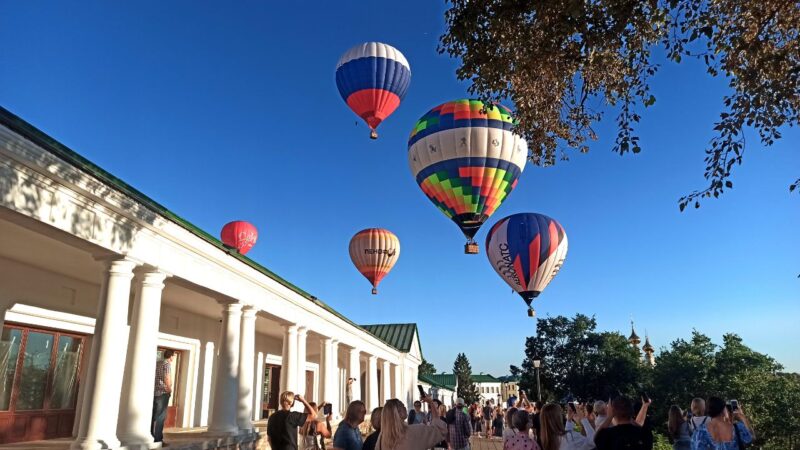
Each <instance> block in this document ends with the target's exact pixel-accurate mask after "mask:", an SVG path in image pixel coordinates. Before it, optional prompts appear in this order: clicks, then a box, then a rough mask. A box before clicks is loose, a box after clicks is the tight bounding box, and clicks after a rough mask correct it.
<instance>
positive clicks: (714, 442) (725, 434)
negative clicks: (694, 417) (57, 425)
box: [692, 397, 753, 450]
mask: <svg viewBox="0 0 800 450" xmlns="http://www.w3.org/2000/svg"><path fill="white" fill-rule="evenodd" d="M707 405H708V416H709V417H710V418H711V419H710V420H709V421H707V422H706V423H704V424H702V425H700V426H699V427H698V428H697V430H696V431H695V432H694V433H693V434H692V448H693V449H694V450H739V449H742V448H744V446H745V445H749V444H751V443H752V442H753V429H752V428H751V427H750V421H749V420H748V418H747V416H745V415H744V411H742V407H741V405H739V407H738V408H737V409H736V410H734V411H733V415H732V417H730V420H726V410H725V401H724V400H722V399H721V398H719V397H709V398H708V402H707Z"/></svg>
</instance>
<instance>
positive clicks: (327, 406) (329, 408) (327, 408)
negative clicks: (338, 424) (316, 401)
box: [322, 403, 333, 416]
mask: <svg viewBox="0 0 800 450" xmlns="http://www.w3.org/2000/svg"><path fill="white" fill-rule="evenodd" d="M322 413H323V414H325V415H326V416H327V415H330V414H333V405H331V404H330V403H325V406H323V407H322Z"/></svg>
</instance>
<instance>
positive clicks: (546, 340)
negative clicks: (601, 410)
mask: <svg viewBox="0 0 800 450" xmlns="http://www.w3.org/2000/svg"><path fill="white" fill-rule="evenodd" d="M596 327H597V322H596V320H595V319H594V317H591V318H590V317H588V316H585V315H583V314H576V315H575V317H574V318H572V319H570V318H568V317H564V316H557V317H547V318H544V319H542V318H539V319H537V321H536V331H537V334H536V336H532V337H528V338H527V339H526V343H525V360H524V361H523V363H522V369H521V374H522V377H521V381H520V387H521V388H523V389H525V390H526V391H527V392H536V369H535V368H534V366H533V360H534V359H535V358H536V357H538V358H539V359H540V360H541V361H542V363H541V365H542V368H541V372H540V377H541V389H542V399H543V400H548V399H549V400H554V401H559V400H561V399H562V398H564V397H565V396H568V395H570V394H571V395H573V396H577V397H578V398H579V399H582V400H587V399H596V398H606V397H608V396H610V395H613V394H615V393H616V392H617V391H620V392H623V393H625V394H629V395H637V393H638V391H640V390H641V388H642V387H643V386H642V384H643V383H645V382H646V380H647V375H646V368H645V367H644V365H643V364H642V363H641V356H640V355H639V353H638V352H637V351H636V350H634V349H633V348H632V347H631V346H630V344H629V343H628V341H627V339H626V338H625V337H624V336H622V335H621V334H619V333H607V332H606V333H598V332H596V331H595V328H596Z"/></svg>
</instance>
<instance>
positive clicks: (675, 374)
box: [514, 314, 800, 450]
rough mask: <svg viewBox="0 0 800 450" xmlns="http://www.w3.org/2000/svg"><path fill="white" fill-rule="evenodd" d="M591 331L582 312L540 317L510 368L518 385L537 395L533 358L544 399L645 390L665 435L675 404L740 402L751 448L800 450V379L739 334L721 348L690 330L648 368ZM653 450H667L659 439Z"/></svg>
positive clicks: (617, 341) (607, 336)
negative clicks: (752, 434) (537, 360)
mask: <svg viewBox="0 0 800 450" xmlns="http://www.w3.org/2000/svg"><path fill="white" fill-rule="evenodd" d="M596 325H597V324H596V321H595V319H594V318H590V317H587V316H585V315H582V314H576V315H575V317H574V318H567V317H564V316H557V317H548V318H544V319H538V320H537V328H536V329H537V335H536V336H532V337H528V338H527V339H526V345H525V360H524V361H523V363H522V367H521V368H517V367H514V368H515V369H517V371H518V372H519V374H520V375H521V382H520V387H521V388H523V389H526V390H527V391H528V392H531V393H533V392H536V390H535V389H536V372H535V370H534V367H533V358H534V356H536V355H538V356H539V357H540V358H541V360H542V361H543V362H542V368H541V374H540V375H541V381H542V397H543V399H544V400H545V401H559V400H561V399H562V398H563V397H564V396H566V395H567V394H568V393H571V394H573V395H575V396H576V397H578V398H579V399H581V400H591V399H598V398H599V399H604V398H607V397H608V396H609V395H612V394H614V393H616V392H617V391H620V392H622V393H623V394H625V395H628V396H631V397H634V398H635V397H637V396H638V394H639V392H640V391H641V390H646V391H647V393H648V395H649V396H650V397H651V398H652V399H653V405H652V406H651V407H650V412H649V415H650V419H651V420H652V423H653V424H654V425H655V427H656V430H657V431H659V432H660V433H663V434H666V422H667V411H668V410H669V407H670V406H671V405H672V404H676V405H678V406H680V407H681V408H682V409H684V410H686V409H688V407H689V404H690V403H691V400H692V399H693V398H695V397H701V398H708V397H709V396H712V395H716V396H719V397H722V398H724V399H727V400H729V399H737V400H739V403H740V404H741V405H742V409H743V411H744V412H745V414H746V415H747V416H748V417H749V418H750V420H751V421H752V424H753V427H754V430H755V433H756V437H757V440H756V442H755V445H754V447H753V448H754V450H755V449H760V450H773V449H774V450H777V449H781V450H797V449H800V420H798V417H800V374H796V373H791V374H787V373H781V370H782V367H781V365H780V364H778V363H777V362H776V361H775V360H774V359H772V358H771V357H769V356H768V355H765V354H762V353H759V352H756V351H754V350H752V349H751V348H749V347H747V346H746V345H745V344H744V343H743V342H742V339H741V338H740V337H739V336H737V335H735V334H726V335H724V336H723V339H722V345H719V346H718V345H716V344H714V343H713V342H712V341H711V339H710V338H709V337H708V336H706V335H704V334H702V333H700V332H698V331H693V332H692V335H691V337H690V338H689V339H688V340H685V339H677V340H675V341H673V342H672V343H671V344H670V345H669V347H667V348H662V349H661V352H660V354H658V355H657V356H656V360H655V362H656V363H655V367H653V368H650V367H649V366H647V365H646V364H644V363H642V359H641V356H640V355H639V353H638V352H637V351H636V350H634V349H633V348H632V347H631V346H630V344H629V343H628V341H627V340H626V339H625V337H624V336H622V335H621V334H619V333H613V332H612V333H609V332H597V331H596ZM654 448H655V449H662V448H663V449H664V450H666V449H669V448H671V446H670V445H669V443H668V441H667V439H666V438H665V437H664V435H659V436H657V438H656V445H655V446H654Z"/></svg>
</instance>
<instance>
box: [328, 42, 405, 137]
mask: <svg viewBox="0 0 800 450" xmlns="http://www.w3.org/2000/svg"><path fill="white" fill-rule="evenodd" d="M410 82H411V66H409V65H408V61H407V60H406V57H405V56H403V54H402V53H400V51H399V50H397V49H396V48H394V47H392V46H391V45H388V44H383V43H380V42H365V43H363V44H359V45H356V46H355V47H353V48H351V49H350V50H348V51H347V52H345V54H344V55H342V57H341V58H339V64H338V65H337V66H336V87H337V88H339V94H341V96H342V99H344V101H345V102H346V103H347V106H349V107H350V109H352V110H353V112H354V113H356V114H357V115H358V116H359V117H361V118H362V119H364V121H365V122H366V123H367V125H369V128H370V129H371V130H372V137H373V138H376V137H377V136H378V135H377V134H376V133H375V128H377V127H378V125H379V124H380V123H381V122H382V121H383V120H384V119H386V118H387V117H389V115H390V114H392V112H394V110H395V109H397V107H398V106H400V101H401V100H403V98H404V97H405V96H406V92H407V91H408V85H409V83H410Z"/></svg>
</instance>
